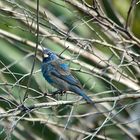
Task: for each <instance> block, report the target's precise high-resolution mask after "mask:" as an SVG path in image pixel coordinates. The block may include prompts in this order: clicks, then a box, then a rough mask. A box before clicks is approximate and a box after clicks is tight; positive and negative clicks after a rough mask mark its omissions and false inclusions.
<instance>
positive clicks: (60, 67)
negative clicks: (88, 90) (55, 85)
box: [51, 60, 82, 88]
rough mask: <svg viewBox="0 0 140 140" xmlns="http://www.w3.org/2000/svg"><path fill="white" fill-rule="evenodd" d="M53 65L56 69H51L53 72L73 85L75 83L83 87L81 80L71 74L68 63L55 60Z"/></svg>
mask: <svg viewBox="0 0 140 140" xmlns="http://www.w3.org/2000/svg"><path fill="white" fill-rule="evenodd" d="M51 65H52V66H53V68H55V69H54V70H52V71H51V74H52V75H54V76H56V77H58V78H60V79H62V80H64V81H66V82H67V83H69V84H71V85H75V86H78V87H80V88H81V87H82V86H81V84H80V83H79V81H78V80H77V79H76V78H75V77H74V76H72V75H71V72H70V69H69V67H68V65H67V64H65V63H63V62H62V61H61V60H60V61H53V62H51Z"/></svg>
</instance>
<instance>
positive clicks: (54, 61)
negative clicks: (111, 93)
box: [41, 49, 93, 104]
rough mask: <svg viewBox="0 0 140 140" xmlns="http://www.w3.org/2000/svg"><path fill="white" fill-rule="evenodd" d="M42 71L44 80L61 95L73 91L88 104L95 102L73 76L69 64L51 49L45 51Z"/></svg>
mask: <svg viewBox="0 0 140 140" xmlns="http://www.w3.org/2000/svg"><path fill="white" fill-rule="evenodd" d="M41 70H42V74H43V76H44V78H45V79H46V80H47V81H48V83H49V84H51V85H52V86H54V87H55V88H57V89H58V91H59V93H63V92H66V91H72V92H74V93H76V94H78V95H80V96H82V97H83V98H84V99H85V100H86V101H87V102H88V103H91V104H93V101H92V100H91V99H90V98H89V97H88V96H87V95H86V94H85V92H84V91H83V88H82V86H81V84H80V82H79V81H78V79H76V78H75V77H74V76H73V75H72V74H71V71H70V69H69V66H68V64H66V63H64V61H63V60H62V59H60V58H59V57H58V56H57V55H56V54H55V53H53V52H52V51H50V50H49V49H45V50H44V51H43V62H42V66H41Z"/></svg>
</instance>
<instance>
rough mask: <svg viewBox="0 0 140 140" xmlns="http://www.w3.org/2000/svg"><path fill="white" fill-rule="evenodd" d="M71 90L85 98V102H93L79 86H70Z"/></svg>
mask: <svg viewBox="0 0 140 140" xmlns="http://www.w3.org/2000/svg"><path fill="white" fill-rule="evenodd" d="M71 91H73V92H75V93H76V94H78V95H80V96H82V97H83V99H85V100H86V101H87V103H89V104H94V102H93V101H92V100H91V98H90V97H88V96H87V95H86V93H85V92H84V91H83V90H82V89H80V88H78V87H72V88H71Z"/></svg>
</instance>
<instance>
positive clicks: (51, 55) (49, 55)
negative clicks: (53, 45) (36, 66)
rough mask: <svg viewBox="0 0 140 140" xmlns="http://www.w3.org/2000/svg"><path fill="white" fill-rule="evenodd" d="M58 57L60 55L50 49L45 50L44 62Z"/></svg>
mask: <svg viewBox="0 0 140 140" xmlns="http://www.w3.org/2000/svg"><path fill="white" fill-rule="evenodd" d="M56 59H58V56H57V55H56V54H55V53H53V52H52V51H51V50H49V49H45V50H44V51H43V62H49V61H52V60H56Z"/></svg>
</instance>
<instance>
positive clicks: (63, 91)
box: [52, 90, 66, 96]
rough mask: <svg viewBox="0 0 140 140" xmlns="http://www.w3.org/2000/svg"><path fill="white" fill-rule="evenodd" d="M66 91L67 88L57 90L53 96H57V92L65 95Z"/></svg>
mask: <svg viewBox="0 0 140 140" xmlns="http://www.w3.org/2000/svg"><path fill="white" fill-rule="evenodd" d="M65 93H66V91H65V90H57V91H54V92H53V93H52V96H56V95H57V94H59V95H61V96H63V95H64V94H65Z"/></svg>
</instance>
